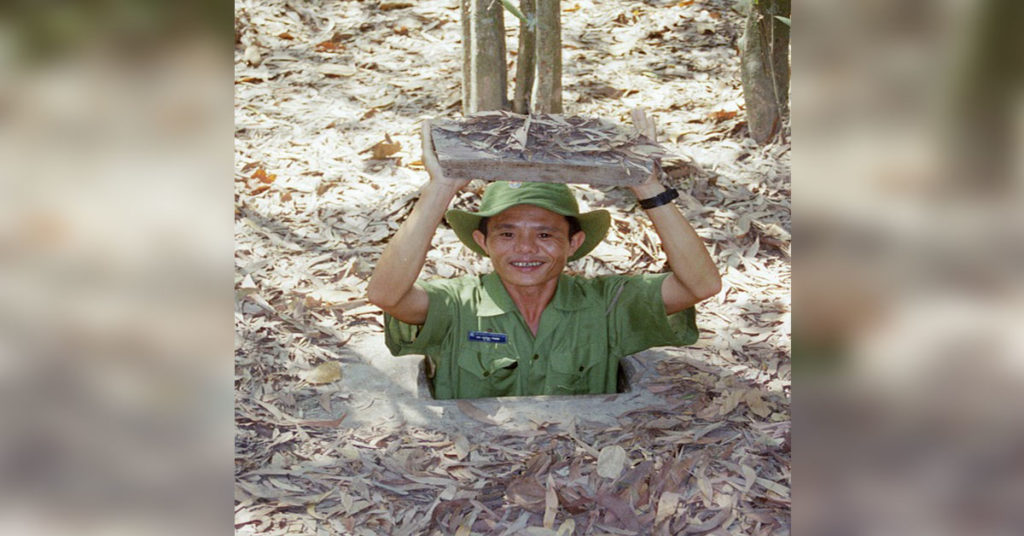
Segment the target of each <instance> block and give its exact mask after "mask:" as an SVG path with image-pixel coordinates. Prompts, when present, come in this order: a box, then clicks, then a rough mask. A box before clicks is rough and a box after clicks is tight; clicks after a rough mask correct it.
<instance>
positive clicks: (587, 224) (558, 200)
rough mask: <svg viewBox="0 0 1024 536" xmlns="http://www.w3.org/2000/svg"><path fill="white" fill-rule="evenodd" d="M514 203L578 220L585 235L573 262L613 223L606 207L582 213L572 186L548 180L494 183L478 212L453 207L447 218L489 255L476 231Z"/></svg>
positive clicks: (470, 243)
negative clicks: (475, 238) (474, 237)
mask: <svg viewBox="0 0 1024 536" xmlns="http://www.w3.org/2000/svg"><path fill="white" fill-rule="evenodd" d="M515 205H534V206H538V207H540V208H544V209H547V210H550V211H551V212H554V213H555V214H561V215H563V216H573V217H575V218H576V219H577V220H579V222H580V228H581V229H583V232H584V233H586V238H585V239H584V241H583V245H581V246H580V248H579V249H577V250H576V253H573V254H572V256H570V257H569V260H570V261H574V260H576V259H579V258H580V257H583V256H584V255H586V254H587V253H590V251H591V250H592V249H594V248H595V247H597V245H598V244H599V243H601V241H602V240H604V237H605V235H607V234H608V227H609V226H610V225H611V215H610V214H609V213H608V211H607V210H594V211H591V212H587V213H585V214H580V207H579V205H578V204H577V203H576V197H574V196H573V195H572V192H571V191H570V190H569V187H568V186H567V185H565V184H562V183H548V182H500V181H499V182H492V183H491V184H489V185H488V186H487V189H486V190H484V197H483V199H482V200H481V201H480V210H479V211H477V212H467V211H465V210H458V209H451V210H449V211H448V212H446V213H445V215H444V217H445V219H446V220H448V224H449V225H451V226H452V229H454V230H455V235H456V236H458V237H459V240H461V241H462V243H463V244H465V245H466V247H468V248H469V249H471V250H473V251H475V252H477V253H479V254H480V255H484V256H486V255H487V254H486V253H484V250H483V249H481V248H480V246H478V245H477V243H476V241H474V240H473V231H475V230H477V228H479V227H480V220H481V219H483V218H489V217H491V216H494V215H495V214H499V213H500V212H502V211H503V210H505V209H507V208H510V207H513V206H515Z"/></svg>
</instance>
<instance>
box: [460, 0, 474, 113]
mask: <svg viewBox="0 0 1024 536" xmlns="http://www.w3.org/2000/svg"><path fill="white" fill-rule="evenodd" d="M472 1H473V0H460V1H459V16H460V17H461V19H460V20H461V21H462V115H467V114H468V113H469V108H470V103H471V102H473V99H472V94H471V93H470V91H469V88H470V87H471V86H472V85H473V60H472V55H471V53H470V49H471V46H472V45H471V44H470V43H472V42H473V32H472V24H470V21H469V13H470V9H469V3H470V2H472Z"/></svg>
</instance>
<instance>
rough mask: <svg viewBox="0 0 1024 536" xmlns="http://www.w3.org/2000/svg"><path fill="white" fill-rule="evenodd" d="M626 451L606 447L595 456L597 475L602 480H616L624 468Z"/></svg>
mask: <svg viewBox="0 0 1024 536" xmlns="http://www.w3.org/2000/svg"><path fill="white" fill-rule="evenodd" d="M626 458H627V456H626V449H624V448H622V447H620V446H618V445H608V446H607V447H605V448H603V449H601V452H600V454H599V455H598V456H597V474H598V475H600V476H603V477H604V478H612V479H615V478H618V477H619V475H620V474H622V471H623V469H625V468H626Z"/></svg>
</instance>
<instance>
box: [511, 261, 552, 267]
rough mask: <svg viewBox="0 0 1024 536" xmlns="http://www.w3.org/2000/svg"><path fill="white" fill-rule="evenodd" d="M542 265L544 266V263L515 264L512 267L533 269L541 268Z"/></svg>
mask: <svg viewBox="0 0 1024 536" xmlns="http://www.w3.org/2000/svg"><path fill="white" fill-rule="evenodd" d="M541 264H544V263H542V262H513V263H512V266H515V267H516V268H533V267H536V266H540V265H541Z"/></svg>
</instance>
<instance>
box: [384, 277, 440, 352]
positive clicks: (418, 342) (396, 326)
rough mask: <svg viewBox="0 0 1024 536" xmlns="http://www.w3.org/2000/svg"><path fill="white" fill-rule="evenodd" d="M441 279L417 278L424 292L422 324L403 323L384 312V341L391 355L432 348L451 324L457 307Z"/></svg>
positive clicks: (430, 349) (436, 345) (437, 343)
mask: <svg viewBox="0 0 1024 536" xmlns="http://www.w3.org/2000/svg"><path fill="white" fill-rule="evenodd" d="M442 283H443V282H442V281H417V282H416V285H417V286H419V287H420V288H422V289H423V290H424V291H426V293H427V297H428V304H429V305H428V307H427V319H426V320H425V321H424V322H423V325H422V326H420V325H415V324H407V323H405V322H402V321H401V320H398V319H397V318H395V317H393V316H391V315H389V314H387V313H384V344H385V345H386V346H387V347H388V350H390V351H391V355H406V354H428V353H432V352H435V351H436V350H437V349H438V348H439V347H440V346H441V344H442V343H443V342H444V340H445V338H446V337H447V336H448V332H449V331H450V330H451V327H452V326H453V325H454V322H453V318H452V315H453V314H454V313H455V312H456V311H457V310H458V308H457V307H455V305H454V300H453V297H452V295H451V294H450V293H449V292H448V291H447V288H446V286H445V285H443V284H442Z"/></svg>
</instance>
